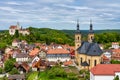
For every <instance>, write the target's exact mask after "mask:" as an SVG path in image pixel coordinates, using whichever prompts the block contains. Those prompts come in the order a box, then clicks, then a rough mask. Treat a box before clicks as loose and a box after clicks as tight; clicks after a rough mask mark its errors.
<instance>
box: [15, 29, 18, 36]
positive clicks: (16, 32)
mask: <svg viewBox="0 0 120 80" xmlns="http://www.w3.org/2000/svg"><path fill="white" fill-rule="evenodd" d="M15 37H16V38H18V37H19V31H18V30H16V31H15Z"/></svg>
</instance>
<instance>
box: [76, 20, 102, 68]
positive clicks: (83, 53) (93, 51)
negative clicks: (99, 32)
mask: <svg viewBox="0 0 120 80" xmlns="http://www.w3.org/2000/svg"><path fill="white" fill-rule="evenodd" d="M102 53H103V51H102V50H101V49H100V47H99V45H98V44H97V43H95V42H94V31H93V25H92V21H90V30H89V33H88V41H82V34H81V31H80V29H79V21H77V30H76V31H75V59H76V62H77V63H78V66H79V67H80V69H91V68H92V67H94V66H96V65H97V64H100V63H101V62H102Z"/></svg>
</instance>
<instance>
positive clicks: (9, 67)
mask: <svg viewBox="0 0 120 80" xmlns="http://www.w3.org/2000/svg"><path fill="white" fill-rule="evenodd" d="M14 62H15V61H14V59H9V60H7V61H5V63H4V65H5V67H4V70H5V71H6V72H10V71H11V70H12V68H13V67H14Z"/></svg>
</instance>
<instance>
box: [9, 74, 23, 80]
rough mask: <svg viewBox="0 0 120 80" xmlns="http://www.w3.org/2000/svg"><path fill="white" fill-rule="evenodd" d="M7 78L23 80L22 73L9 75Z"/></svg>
mask: <svg viewBox="0 0 120 80" xmlns="http://www.w3.org/2000/svg"><path fill="white" fill-rule="evenodd" d="M8 80H25V75H24V74H15V75H9V77H8Z"/></svg>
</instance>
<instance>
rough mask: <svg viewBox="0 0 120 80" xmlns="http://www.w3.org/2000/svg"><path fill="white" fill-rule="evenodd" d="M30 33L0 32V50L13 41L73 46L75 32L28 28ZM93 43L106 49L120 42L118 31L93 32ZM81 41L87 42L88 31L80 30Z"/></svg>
mask: <svg viewBox="0 0 120 80" xmlns="http://www.w3.org/2000/svg"><path fill="white" fill-rule="evenodd" d="M28 29H29V30H30V32H31V34H30V35H26V36H22V35H21V34H19V35H14V36H10V35H9V31H8V30H5V31H0V48H4V47H6V46H7V45H11V43H12V41H13V40H14V39H16V38H17V39H20V40H26V41H27V42H28V43H29V44H32V43H36V42H40V43H46V44H50V43H52V42H55V43H58V44H69V45H74V32H75V30H55V29H49V28H33V27H29V28H28ZM94 32H95V41H96V42H98V43H102V44H105V45H106V46H107V47H109V46H110V45H111V42H120V30H95V31H94ZM81 33H82V40H87V34H88V30H81Z"/></svg>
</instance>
